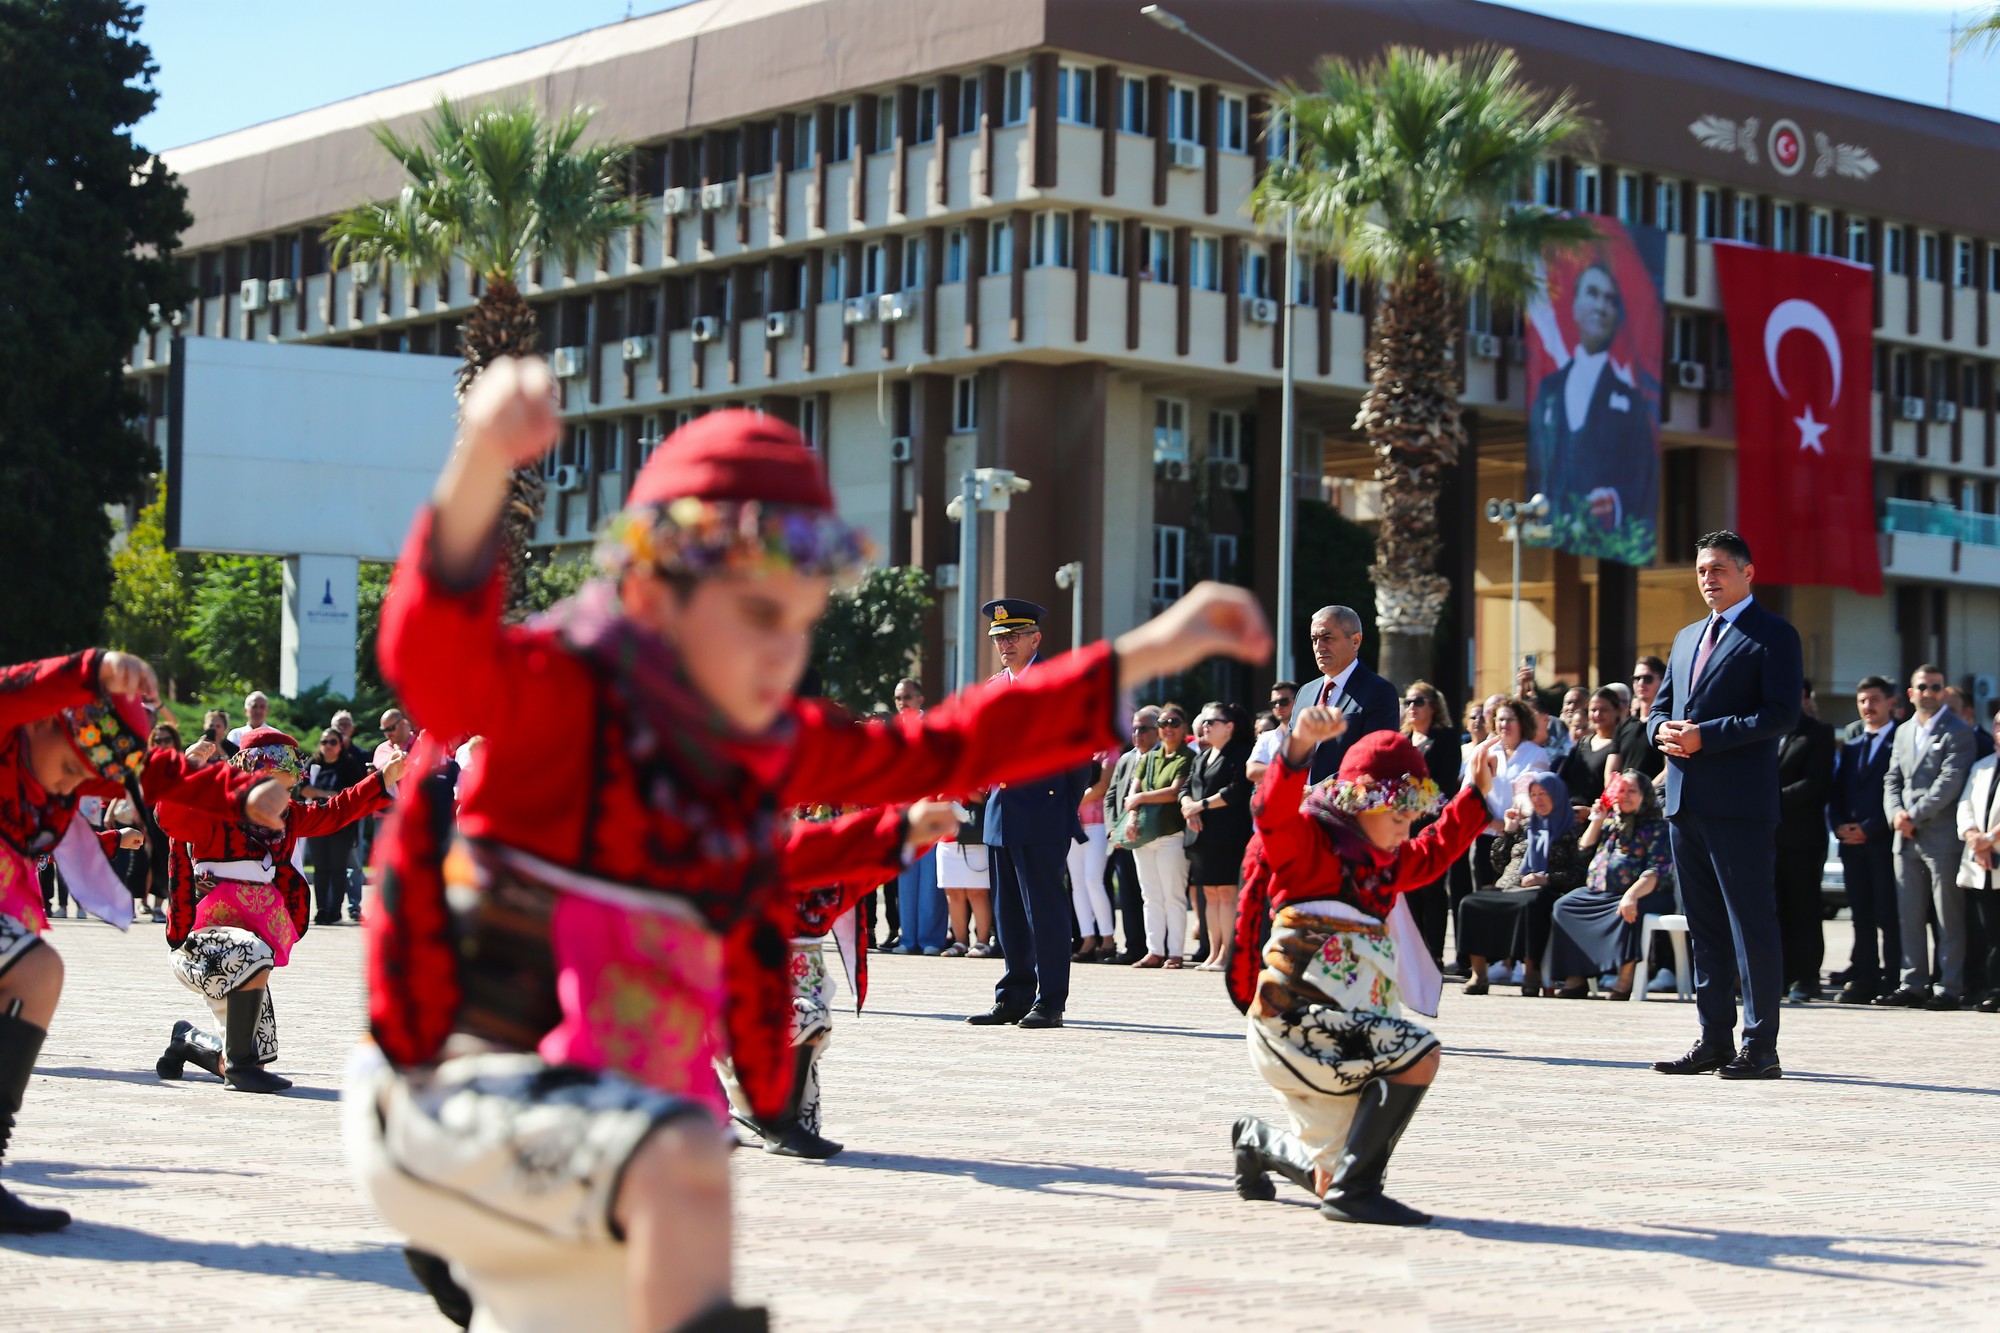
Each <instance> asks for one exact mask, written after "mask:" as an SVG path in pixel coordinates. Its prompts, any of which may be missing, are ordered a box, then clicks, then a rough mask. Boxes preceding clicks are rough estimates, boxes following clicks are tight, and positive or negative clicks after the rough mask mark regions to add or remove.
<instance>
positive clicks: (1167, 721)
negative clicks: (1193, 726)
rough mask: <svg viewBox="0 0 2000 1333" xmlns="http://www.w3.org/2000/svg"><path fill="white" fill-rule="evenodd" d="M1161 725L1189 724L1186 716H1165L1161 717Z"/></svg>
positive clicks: (1176, 725) (1183, 725) (1181, 725)
mask: <svg viewBox="0 0 2000 1333" xmlns="http://www.w3.org/2000/svg"><path fill="white" fill-rule="evenodd" d="M1160 725H1161V726H1163V727H1175V728H1179V727H1185V726H1186V725H1187V719H1186V718H1184V717H1163V718H1161V719H1160Z"/></svg>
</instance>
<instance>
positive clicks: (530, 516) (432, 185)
mask: <svg viewBox="0 0 2000 1333" xmlns="http://www.w3.org/2000/svg"><path fill="white" fill-rule="evenodd" d="M591 115H592V113H591V112H590V111H588V110H585V109H583V108H580V107H579V108H576V109H574V110H571V111H568V112H565V113H564V114H562V115H560V116H551V115H550V114H549V113H547V112H545V111H543V110H542V109H541V108H539V107H537V106H535V105H534V104H532V103H529V102H514V103H510V104H506V105H498V104H487V105H480V106H472V107H461V106H456V105H454V104H453V103H452V102H451V101H449V100H448V99H445V98H440V99H439V100H438V103H437V105H436V107H434V108H433V109H432V112H431V115H430V117H429V118H428V119H427V120H425V121H424V123H423V124H422V125H420V126H418V127H417V130H416V132H415V133H414V134H412V135H411V136H410V137H408V138H404V137H403V136H402V135H399V134H397V133H396V132H395V131H394V130H392V129H390V128H389V127H388V126H387V125H378V126H376V128H375V141H376V142H377V143H379V144H381V146H382V148H383V150H384V151H385V152H387V153H388V154H389V156H391V157H393V158H395V159H396V161H397V162H398V163H399V164H400V165H401V166H402V168H403V170H404V171H405V172H407V173H408V175H409V181H408V182H407V183H406V184H405V185H404V186H403V189H402V191H401V192H400V193H399V194H398V195H397V196H396V197H395V198H394V199H390V200H386V201H382V202H377V203H367V204H360V205H357V206H356V207H354V208H350V209H348V210H347V211H346V212H344V213H342V214H340V216H339V217H337V218H335V219H334V223H333V226H332V227H330V228H328V230H327V233H326V238H327V239H328V240H329V241H332V242H333V262H334V263H335V264H336V265H338V264H339V263H340V262H341V261H342V260H343V259H350V260H353V261H356V262H360V263H368V264H377V263H388V264H396V265H400V266H402V267H403V268H405V269H407V270H408V271H409V272H410V273H411V274H412V275H413V276H415V277H418V278H434V277H436V276H437V275H438V274H440V273H442V272H444V271H445V270H446V269H447V268H448V267H449V266H450V264H451V263H452V261H453V260H463V261H464V262H465V263H466V265H467V266H468V267H469V268H471V270H472V271H473V272H474V273H475V274H477V275H478V277H479V281H480V282H481V284H482V287H481V290H480V294H479V301H478V304H476V305H475V306H474V307H473V308H472V312H471V314H469V315H468V316H467V317H466V320H465V323H464V325H463V326H462V327H461V328H460V330H459V349H460V351H461V353H462V354H463V356H464V358H465V359H464V363H463V364H462V365H461V366H460V367H459V372H458V392H459V394H460V396H463V395H464V393H465V390H466V388H467V386H469V385H470V384H471V383H472V381H473V380H474V379H476V378H477V377H478V375H479V372H480V371H481V370H483V369H485V367H486V366H487V365H488V364H490V363H491V362H493V361H494V360H496V359H498V358H500V357H502V356H532V355H534V353H535V352H536V351H537V350H539V345H540V341H541V335H540V330H539V327H538V326H537V324H536V322H535V312H534V311H533V310H532V309H531V308H530V307H529V305H528V302H527V301H526V299H525V298H523V297H522V295H521V291H520V288H519V287H518V286H517V285H516V283H517V280H518V278H519V276H520V274H521V272H522V270H523V269H524V268H525V267H526V266H527V264H528V263H529V262H530V261H531V260H534V259H536V258H538V257H539V256H541V255H544V254H549V255H554V256H556V257H557V258H558V259H560V260H561V261H562V263H563V266H564V267H565V268H574V267H576V265H577V263H578V261H579V260H580V259H581V258H582V256H583V255H584V254H586V253H589V252H591V251H594V250H595V249H596V248H597V247H598V246H599V245H601V244H603V243H604V242H606V241H608V240H610V239H611V237H613V236H615V235H617V234H618V233H619V232H620V231H623V230H625V229H626V228H630V227H638V226H642V225H644V224H645V221H646V211H645V206H644V205H643V204H642V203H641V202H640V201H639V200H638V199H637V198H636V197H634V196H633V194H632V193H631V190H630V188H629V185H628V182H627V180H626V163H627V158H628V150H627V149H626V148H625V147H624V146H623V145H619V144H610V143H598V144H585V143H583V142H582V140H583V135H584V131H585V130H587V129H588V128H589V126H590V120H591ZM543 493H544V492H543V486H542V479H541V474H540V473H538V472H537V471H536V470H535V469H534V468H532V467H528V468H522V469H520V470H518V471H517V472H515V474H514V481H513V486H512V488H511V491H510V493H509V497H508V504H507V509H506V511H505V513H504V515H503V517H502V520H501V531H502V537H503V540H504V543H505V547H506V553H507V558H508V568H509V570H510V571H511V582H510V586H509V588H508V595H507V606H508V607H509V609H510V610H513V611H516V612H519V611H521V610H524V609H525V608H526V606H527V600H528V588H527V570H528V559H527V555H528V542H529V540H530V538H531V537H532V536H533V535H534V529H535V519H536V517H537V516H538V515H539V514H540V513H541V507H542V498H543Z"/></svg>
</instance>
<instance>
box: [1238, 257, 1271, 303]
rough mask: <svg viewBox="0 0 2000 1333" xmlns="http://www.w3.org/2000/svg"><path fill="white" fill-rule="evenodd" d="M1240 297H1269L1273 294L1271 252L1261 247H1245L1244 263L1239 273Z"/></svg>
mask: <svg viewBox="0 0 2000 1333" xmlns="http://www.w3.org/2000/svg"><path fill="white" fill-rule="evenodd" d="M1236 287H1237V294H1238V295H1239V296H1254V297H1258V298H1263V297H1268V296H1269V295H1270V294H1271V252H1270V251H1268V250H1266V249H1265V248H1264V247H1263V246H1261V245H1245V246H1244V247H1243V262H1242V264H1241V265H1240V266H1239V268H1238V271H1237V282H1236Z"/></svg>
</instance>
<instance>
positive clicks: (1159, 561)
mask: <svg viewBox="0 0 2000 1333" xmlns="http://www.w3.org/2000/svg"><path fill="white" fill-rule="evenodd" d="M1186 591H1187V529H1186V528H1178V527H1170V526H1168V525H1166V524H1164V523H1155V524H1154V525H1153V605H1154V606H1155V607H1165V606H1171V605H1172V604H1173V603H1175V602H1178V601H1179V600H1180V599H1181V595H1182V594H1183V593H1185V592H1186Z"/></svg>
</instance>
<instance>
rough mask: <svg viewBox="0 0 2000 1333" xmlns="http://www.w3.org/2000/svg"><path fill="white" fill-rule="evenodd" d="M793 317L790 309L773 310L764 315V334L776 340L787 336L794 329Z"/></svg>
mask: <svg viewBox="0 0 2000 1333" xmlns="http://www.w3.org/2000/svg"><path fill="white" fill-rule="evenodd" d="M792 317H793V312H792V311H789V310H773V311H772V312H771V313H770V314H768V315H766V316H764V336H765V337H766V338H767V339H771V340H774V341H775V340H776V339H779V338H782V337H785V336H786V335H787V334H789V333H790V332H791V331H792Z"/></svg>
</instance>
